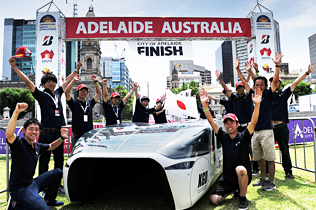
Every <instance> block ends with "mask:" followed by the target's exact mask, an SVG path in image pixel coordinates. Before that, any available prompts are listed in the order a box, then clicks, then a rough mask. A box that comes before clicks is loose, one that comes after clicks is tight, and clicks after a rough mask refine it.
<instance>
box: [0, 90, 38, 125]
mask: <svg viewBox="0 0 316 210" xmlns="http://www.w3.org/2000/svg"><path fill="white" fill-rule="evenodd" d="M34 101H35V99H34V98H33V96H32V94H31V91H30V90H29V89H22V88H9V87H8V88H5V89H3V90H2V91H0V109H1V113H2V112H3V108H5V107H9V108H10V116H12V114H13V111H14V109H15V106H16V104H17V103H19V102H25V103H27V104H28V108H27V109H26V110H25V111H24V112H22V113H20V115H19V119H21V118H23V117H24V116H25V115H26V113H28V112H33V111H34V109H35V103H34ZM2 114H3V113H2Z"/></svg>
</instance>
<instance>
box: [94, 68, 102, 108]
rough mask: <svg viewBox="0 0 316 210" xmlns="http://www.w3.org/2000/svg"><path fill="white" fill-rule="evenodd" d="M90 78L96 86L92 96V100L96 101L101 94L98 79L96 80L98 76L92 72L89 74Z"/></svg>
mask: <svg viewBox="0 0 316 210" xmlns="http://www.w3.org/2000/svg"><path fill="white" fill-rule="evenodd" d="M91 79H92V81H93V82H94V85H95V86H96V94H95V96H94V101H95V102H97V101H98V100H99V98H100V96H101V94H102V91H101V87H100V84H99V81H98V78H97V76H96V75H94V74H93V75H91Z"/></svg>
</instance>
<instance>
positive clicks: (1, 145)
mask: <svg viewBox="0 0 316 210" xmlns="http://www.w3.org/2000/svg"><path fill="white" fill-rule="evenodd" d="M19 129H20V128H16V129H15V131H14V133H15V135H17V133H18V131H19ZM20 137H24V133H23V132H22V131H21V135H20ZM9 153H10V154H11V151H10V147H9ZM0 154H6V135H5V133H4V131H3V130H0Z"/></svg>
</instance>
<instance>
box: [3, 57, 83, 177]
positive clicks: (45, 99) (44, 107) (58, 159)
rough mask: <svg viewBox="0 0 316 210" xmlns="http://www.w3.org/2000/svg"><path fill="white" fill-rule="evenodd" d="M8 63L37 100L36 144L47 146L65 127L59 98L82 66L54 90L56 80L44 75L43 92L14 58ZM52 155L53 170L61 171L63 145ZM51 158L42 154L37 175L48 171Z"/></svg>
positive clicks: (48, 154) (79, 65)
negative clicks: (39, 117) (37, 137)
mask: <svg viewBox="0 0 316 210" xmlns="http://www.w3.org/2000/svg"><path fill="white" fill-rule="evenodd" d="M9 63H10V65H11V67H12V68H13V70H14V71H15V72H16V73H17V75H18V76H19V77H20V78H21V79H22V80H23V81H24V82H25V83H26V85H27V86H28V88H29V89H30V91H31V93H32V95H33V97H34V98H35V99H36V100H37V102H38V103H39V105H40V107H41V123H42V127H43V128H42V132H41V134H40V136H39V139H38V142H40V143H45V144H49V143H52V142H53V141H54V140H55V139H57V138H59V137H60V128H61V126H65V125H66V122H65V118H64V113H63V107H62V103H61V96H62V94H63V93H64V90H65V89H66V87H67V85H68V84H69V82H70V81H71V80H72V79H73V78H74V76H75V75H76V74H77V72H78V71H79V70H80V67H81V66H82V63H81V62H78V65H77V68H76V69H75V71H73V72H72V73H71V74H70V75H69V76H68V77H67V78H66V80H65V82H64V83H63V84H62V85H61V86H60V87H58V88H57V89H56V90H55V88H56V84H57V78H56V76H55V75H54V74H52V73H46V74H45V75H44V76H43V77H42V79H41V84H42V86H43V87H44V88H45V89H44V90H43V91H41V90H39V89H38V88H37V87H36V86H35V85H34V84H33V82H32V81H30V80H29V78H28V77H27V76H26V75H25V74H24V73H23V72H22V71H20V69H19V68H18V67H17V66H16V63H15V58H14V57H11V58H10V59H9ZM53 154H54V164H55V165H54V168H60V169H61V170H63V165H64V143H62V144H61V146H60V147H58V148H57V149H55V150H53ZM50 157H51V151H47V152H44V153H43V154H42V155H41V156H40V158H39V174H42V173H45V172H46V171H48V164H49V161H50Z"/></svg>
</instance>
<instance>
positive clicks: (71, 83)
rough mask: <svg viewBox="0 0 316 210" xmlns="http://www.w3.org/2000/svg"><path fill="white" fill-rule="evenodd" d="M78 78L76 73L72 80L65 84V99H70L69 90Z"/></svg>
mask: <svg viewBox="0 0 316 210" xmlns="http://www.w3.org/2000/svg"><path fill="white" fill-rule="evenodd" d="M79 80H80V75H79V74H77V75H76V76H75V77H74V78H73V79H72V80H71V82H70V83H69V84H68V85H67V87H66V89H65V96H66V100H67V101H69V100H70V99H71V95H70V91H71V89H72V87H73V86H74V84H75V82H77V81H79Z"/></svg>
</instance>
